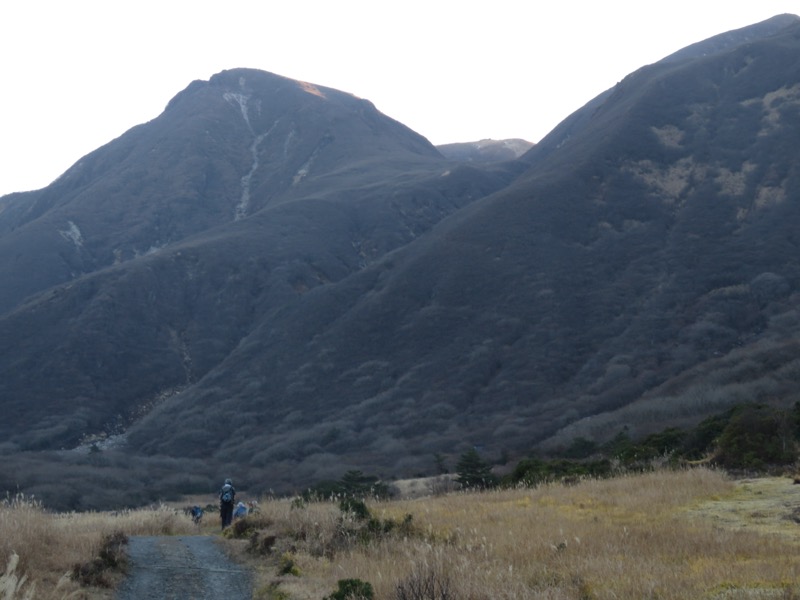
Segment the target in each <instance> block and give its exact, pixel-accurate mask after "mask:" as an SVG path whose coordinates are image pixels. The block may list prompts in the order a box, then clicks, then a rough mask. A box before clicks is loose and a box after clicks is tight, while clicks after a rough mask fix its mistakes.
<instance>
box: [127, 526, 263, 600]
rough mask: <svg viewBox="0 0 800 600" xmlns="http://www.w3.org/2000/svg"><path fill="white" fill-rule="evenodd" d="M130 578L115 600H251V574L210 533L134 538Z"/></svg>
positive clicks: (129, 557)
mask: <svg viewBox="0 0 800 600" xmlns="http://www.w3.org/2000/svg"><path fill="white" fill-rule="evenodd" d="M128 561H129V564H130V571H129V573H128V577H127V578H126V579H125V581H124V582H123V583H122V584H121V585H120V586H119V589H118V590H117V593H116V596H115V599H116V600H218V599H219V598H227V599H229V600H249V599H250V598H251V597H252V596H251V594H252V591H251V587H252V581H251V578H250V573H249V571H248V570H247V569H246V568H245V567H242V566H239V565H237V564H236V563H234V562H233V561H231V560H230V559H229V558H228V557H227V556H226V555H225V553H224V552H223V551H222V550H221V549H220V548H219V546H218V545H217V544H216V543H215V542H214V536H210V535H181V536H134V537H131V538H130V539H129V541H128Z"/></svg>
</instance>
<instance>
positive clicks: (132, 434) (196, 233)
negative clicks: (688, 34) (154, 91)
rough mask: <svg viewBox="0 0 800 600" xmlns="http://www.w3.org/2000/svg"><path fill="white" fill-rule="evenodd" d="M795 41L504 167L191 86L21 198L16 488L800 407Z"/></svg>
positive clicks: (363, 107)
mask: <svg viewBox="0 0 800 600" xmlns="http://www.w3.org/2000/svg"><path fill="white" fill-rule="evenodd" d="M798 57H800V19H798V18H797V17H793V16H785V15H784V16H780V17H776V18H775V19H772V20H770V21H767V22H765V23H762V24H757V25H754V26H752V27H751V28H745V29H743V30H740V31H737V32H731V33H729V34H724V35H723V36H717V37H716V38H712V39H711V40H708V41H707V42H705V43H704V42H701V43H700V44H698V45H695V46H693V47H690V50H687V51H686V52H683V53H676V54H674V55H672V56H670V57H667V58H665V59H664V60H663V61H660V62H658V63H655V64H652V65H648V66H645V67H643V68H641V69H639V70H638V71H636V72H634V73H632V74H631V75H629V76H628V77H626V78H625V79H624V80H623V81H621V82H619V83H618V84H617V85H616V86H615V87H613V88H611V89H609V90H608V91H606V92H604V93H603V94H601V95H600V96H598V97H597V98H595V99H593V100H591V101H590V102H588V103H587V104H586V106H584V107H583V108H581V109H580V110H578V111H576V112H575V113H574V114H573V115H571V116H570V117H568V118H567V119H566V120H565V121H564V122H563V123H561V124H560V125H559V126H558V127H556V128H555V129H554V130H553V132H551V133H550V134H549V135H548V136H546V137H545V138H544V139H543V140H541V141H540V142H539V143H538V144H536V145H535V146H533V147H532V148H531V149H530V150H528V151H527V152H526V153H525V154H524V155H522V156H520V157H519V158H515V159H512V160H508V161H501V162H494V161H490V162H480V161H469V160H464V158H463V156H454V155H452V154H450V155H449V157H448V152H447V150H446V149H445V150H444V152H442V151H440V150H437V149H436V148H434V147H433V146H432V145H431V144H430V143H428V142H427V140H425V139H424V138H422V137H421V136H419V135H418V134H416V133H414V132H412V131H410V130H409V129H407V128H406V127H404V126H403V125H401V124H399V123H397V122H396V121H393V120H392V119H390V118H388V117H386V116H385V115H382V114H381V113H380V112H378V111H377V110H376V109H375V108H374V107H373V106H372V105H371V104H370V103H369V102H367V101H364V100H360V99H357V98H354V97H353V96H350V95H348V94H344V93H342V92H338V91H336V90H331V89H328V88H322V87H319V86H314V85H312V84H308V83H303V82H298V81H293V80H290V79H286V78H283V77H278V76H276V75H272V74H268V73H264V72H260V71H253V70H245V69H236V70H232V71H226V72H223V73H221V74H219V75H217V76H215V77H212V78H211V80H210V81H208V82H194V83H192V84H191V85H189V87H188V88H187V89H186V90H184V91H183V92H181V93H180V94H179V95H178V96H176V98H175V99H173V100H172V101H171V102H170V103H169V105H168V106H167V108H166V110H165V111H164V113H163V114H162V115H161V116H159V117H158V118H157V119H155V120H153V121H151V122H149V123H146V124H144V125H141V126H139V127H137V128H134V129H133V130H131V131H129V132H127V133H126V134H124V135H123V136H121V137H120V138H118V139H117V140H114V141H112V142H111V143H109V144H108V145H106V146H104V147H102V148H100V149H98V150H97V151H95V152H93V153H92V154H90V155H88V156H87V157H84V158H83V159H82V160H81V161H79V162H78V163H77V164H76V165H75V166H74V167H72V168H71V169H70V170H69V171H67V172H66V173H65V174H64V175H63V176H62V177H61V178H60V179H59V180H57V181H56V182H54V183H53V184H52V185H51V186H49V187H48V188H45V189H43V190H39V191H37V192H30V193H26V194H14V195H11V196H6V197H4V198H2V199H0V207H2V210H1V211H0V256H4V257H7V259H6V260H4V261H2V264H0V277H2V281H3V282H4V285H3V286H2V289H1V290H0V311H2V312H0V339H3V340H5V341H6V343H5V344H3V345H2V349H0V398H2V403H3V408H4V414H5V415H6V418H5V419H4V421H3V423H2V424H0V434H1V437H0V439H1V440H3V442H2V445H0V452H1V453H3V454H4V455H5V456H4V458H6V459H7V460H5V461H4V462H5V464H6V466H4V467H2V468H0V487H2V488H4V489H28V490H35V491H36V492H37V493H39V494H42V493H45V492H46V493H48V494H50V495H51V496H55V495H58V496H59V497H62V496H70V499H69V500H67V501H64V502H65V503H66V504H67V505H69V506H79V507H80V506H86V505H85V504H82V502H85V501H84V500H82V499H81V498H75V497H73V496H71V495H70V493H69V492H68V491H67V490H68V489H71V488H70V486H69V485H68V484H67V483H63V482H71V481H75V480H77V479H81V480H85V479H89V480H91V482H92V485H93V486H94V487H96V488H99V487H104V488H108V487H109V485H108V482H109V481H113V482H114V484H113V487H115V489H125V490H129V491H130V490H131V489H135V493H136V494H138V495H137V496H136V498H139V499H142V498H148V497H150V496H152V495H155V494H157V493H159V491H162V492H163V489H165V488H169V489H181V490H183V491H191V490H196V491H198V490H199V491H203V490H206V491H207V490H208V489H213V487H212V486H214V485H215V481H216V478H218V477H219V472H220V471H221V470H223V469H228V470H230V469H233V470H234V471H235V473H236V477H237V479H240V480H241V479H244V480H245V481H249V482H250V485H251V486H252V488H253V489H268V488H273V489H292V488H296V487H297V486H303V485H308V484H309V483H313V482H314V481H318V480H320V479H333V478H336V477H338V476H340V475H341V474H342V473H343V472H344V471H345V470H347V469H351V468H357V469H363V470H365V471H369V472H374V473H375V474H378V475H380V476H383V477H392V476H405V475H409V474H423V473H426V472H430V471H431V470H433V469H434V463H435V461H434V459H433V457H434V455H439V457H449V458H450V459H452V458H454V457H457V456H458V455H459V454H460V453H462V452H464V451H465V449H467V448H471V447H474V446H477V447H479V448H481V449H482V451H484V452H486V453H488V454H490V455H495V456H497V455H500V454H508V455H511V456H515V455H516V456H519V455H524V454H526V453H528V452H529V451H531V450H533V449H538V450H540V451H549V450H557V449H559V448H563V447H566V446H568V445H569V444H570V443H571V441H572V440H574V439H575V438H577V437H591V438H594V439H598V440H601V439H605V438H607V437H608V436H611V435H614V434H615V433H617V432H619V431H621V430H623V429H625V428H627V430H628V431H629V432H630V433H631V434H632V435H640V434H645V433H648V432H651V431H655V430H660V429H662V428H664V427H666V426H681V425H685V424H689V423H695V422H697V421H698V420H700V419H702V418H703V417H704V416H707V415H708V414H712V413H714V412H716V411H718V410H720V409H723V408H726V407H728V406H730V405H732V404H734V403H736V402H741V401H744V400H764V401H771V402H776V403H782V404H786V403H790V402H794V401H795V400H796V392H795V382H796V376H795V375H796V373H797V369H798V365H800V344H798V341H797V340H798V333H800V318H798V314H800V313H799V312H798V306H797V304H798V298H800V296H798V294H797V290H798V283H800V265H798V261H797V256H798V255H800V254H799V253H798V243H800V240H799V239H798V237H797V233H796V223H797V222H798V217H800V215H798V211H800V204H798V202H797V199H798V198H800V154H798V150H797V148H796V144H795V143H794V142H795V140H796V139H798V134H800V131H799V130H800V59H799V58H798ZM109 436H110V437H109ZM92 441H94V442H97V445H96V446H95V447H96V448H98V449H104V448H108V449H107V450H105V451H103V452H99V453H98V452H91V453H89V454H88V455H87V454H81V453H80V451H79V450H80V449H81V448H87V447H88V446H87V442H92ZM111 441H113V442H116V443H118V444H120V445H121V447H122V450H121V451H119V450H114V449H112V448H111ZM61 448H63V449H64V451H57V450H59V449H61ZM71 448H75V449H76V450H69V449H71ZM54 464H55V465H57V467H53V466H52V465H54ZM56 471H57V472H56ZM20 473H22V475H21V474H20ZM123 474H124V475H123ZM54 480H55V482H54ZM136 481H144V482H146V484H145V485H144V486H141V485H139V486H137V485H135V483H134V482H136ZM59 482H62V483H59ZM48 486H50V487H48ZM54 486H55V487H54ZM188 488H191V490H189V489H188ZM104 498H105V499H104V500H103V501H104V502H106V503H115V502H116V503H121V502H122V500H121V499H120V498H119V497H117V496H115V495H114V493H112V492H108V493H107V495H106V496H105V497H104ZM128 501H130V498H128ZM96 502H100V500H97V501H96Z"/></svg>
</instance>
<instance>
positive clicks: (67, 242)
mask: <svg viewBox="0 0 800 600" xmlns="http://www.w3.org/2000/svg"><path fill="white" fill-rule="evenodd" d="M512 174H513V171H512V170H504V169H503V168H502V167H500V168H497V169H494V170H493V171H491V172H490V171H481V172H479V171H476V170H475V169H472V168H470V167H461V166H458V165H452V164H450V163H448V162H447V161H445V160H444V159H443V158H442V157H441V155H439V153H438V152H437V151H436V150H435V148H434V147H433V146H431V145H430V144H429V143H428V142H427V140H425V139H424V138H422V137H420V136H419V135H417V134H415V133H413V132H412V131H410V130H408V129H407V128H405V127H404V126H402V125H400V124H399V123H397V122H396V121H393V120H391V119H389V118H388V117H385V116H384V115H382V114H380V113H379V112H378V111H377V110H375V108H374V107H373V106H372V105H371V104H369V103H368V102H366V101H363V100H359V99H357V98H354V97H352V96H350V95H347V94H344V93H342V92H338V91H335V90H330V89H325V88H318V87H315V86H312V85H311V84H307V83H303V82H296V81H293V80H289V79H286V78H283V77H278V76H275V75H271V74H268V73H262V72H257V71H249V70H235V71H228V72H225V73H222V74H220V75H217V76H215V77H213V78H212V79H211V80H210V81H209V82H195V83H193V84H191V85H190V86H189V87H188V88H187V89H186V90H185V91H184V92H182V93H181V94H179V95H178V96H177V97H176V98H175V99H173V100H172V101H171V102H170V104H169V106H167V109H166V110H165V112H164V113H163V114H162V115H161V116H160V117H159V118H158V119H156V120H154V121H152V122H150V123H148V124H146V125H143V126H140V127H137V128H134V129H133V130H131V131H130V132H128V133H126V134H125V135H123V136H122V137H120V138H119V139H117V140H115V141H113V142H111V143H110V144H109V145H108V146H106V147H104V148H101V149H99V150H97V151H95V152H94V153H92V154H90V155H89V156H87V157H85V158H84V159H82V160H81V161H80V162H79V163H78V164H76V165H75V166H74V167H73V168H72V169H70V170H69V171H67V172H66V173H65V174H64V175H63V176H62V177H61V178H60V179H59V180H58V181H56V182H55V183H54V184H53V185H51V186H50V187H48V188H46V189H44V190H41V191H38V192H34V193H31V194H22V195H16V196H14V197H11V198H6V199H5V204H6V208H5V210H4V211H3V212H2V213H0V223H1V224H0V231H2V232H3V233H2V236H0V251H1V252H3V255H4V256H9V257H14V258H13V259H12V260H8V261H3V263H2V267H0V276H1V277H2V280H3V281H5V282H7V283H8V285H5V286H3V288H2V292H0V306H2V307H3V308H4V310H5V315H3V316H2V318H0V336H2V339H6V340H12V339H15V340H21V341H22V346H21V347H20V346H19V345H17V346H12V345H11V344H6V345H4V347H3V348H2V349H0V371H1V372H2V373H3V376H2V378H1V381H0V397H2V398H3V399H4V409H5V410H6V414H7V415H9V418H8V419H6V420H5V421H4V423H3V424H2V425H0V433H2V434H3V439H4V440H6V447H7V448H10V449H15V448H53V447H60V446H62V445H67V446H70V445H74V444H75V443H77V441H78V440H79V439H80V438H81V437H83V436H85V435H87V434H93V433H99V432H107V431H109V430H119V428H120V427H122V426H124V425H126V424H127V423H128V422H129V421H130V420H131V419H132V418H134V417H135V416H136V415H139V414H141V413H142V412H146V411H147V410H148V408H149V406H150V405H152V403H153V402H156V401H157V400H158V399H159V398H164V397H166V396H169V395H171V394H173V393H175V392H176V391H178V390H180V389H182V388H184V387H186V386H190V385H191V384H192V383H194V382H196V381H197V380H198V379H200V378H201V377H202V376H203V375H204V374H205V373H206V372H207V371H208V370H209V369H211V368H212V367H213V366H216V365H218V364H219V363H220V362H221V361H223V360H224V359H225V357H226V356H227V355H228V353H229V352H230V351H231V350H232V349H233V348H234V347H235V346H236V345H237V344H238V343H239V342H240V341H241V340H242V339H243V338H244V337H245V336H247V335H249V334H250V333H251V331H252V328H253V327H256V326H257V325H258V324H259V323H260V322H261V321H262V320H264V319H269V318H271V317H270V316H271V315H272V314H273V313H274V312H275V311H278V310H281V309H282V308H283V307H284V306H285V305H286V304H291V303H292V302H295V301H297V299H298V298H299V297H300V296H301V295H302V294H303V293H305V292H306V291H308V290H309V289H312V288H313V287H315V286H318V285H322V284H327V283H330V282H332V281H335V280H338V279H341V278H343V277H346V276H348V275H350V274H352V273H354V272H356V271H358V270H360V269H362V268H364V267H365V266H366V265H367V264H369V263H370V262H372V261H374V260H375V259H377V258H378V257H380V256H381V255H382V254H384V253H385V252H387V251H390V250H391V249H393V248H395V247H397V246H399V245H402V244H404V243H406V242H408V241H409V240H411V239H413V238H414V237H415V236H417V235H419V234H420V233H422V232H424V231H426V230H427V229H429V228H430V227H431V225H433V224H434V223H436V222H437V221H438V220H439V219H441V218H442V217H443V216H445V215H447V214H449V213H450V212H452V211H454V210H456V209H458V208H459V207H460V206H462V205H464V204H465V203H468V202H470V201H472V200H473V199H475V198H478V197H480V196H482V195H484V194H485V193H488V192H491V191H494V190H495V189H497V188H498V187H501V186H502V185H505V183H507V181H508V180H509V178H510V176H511V175H512Z"/></svg>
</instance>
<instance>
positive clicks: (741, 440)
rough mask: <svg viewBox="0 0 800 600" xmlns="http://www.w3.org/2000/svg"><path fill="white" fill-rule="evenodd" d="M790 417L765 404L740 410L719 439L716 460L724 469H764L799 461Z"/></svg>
mask: <svg viewBox="0 0 800 600" xmlns="http://www.w3.org/2000/svg"><path fill="white" fill-rule="evenodd" d="M792 429H793V428H792V423H791V420H790V416H789V415H788V414H787V413H786V412H785V411H782V410H778V409H775V408H772V407H770V406H765V405H750V406H744V407H741V408H740V409H739V410H738V411H737V412H736V414H734V415H733V416H732V417H731V419H730V421H729V422H728V424H727V426H726V427H725V429H724V430H723V431H722V434H721V435H720V436H719V441H718V445H719V453H718V455H717V458H718V460H719V462H720V464H722V465H723V466H725V467H728V468H742V469H750V468H755V469H762V468H764V467H766V466H768V465H786V464H791V463H793V462H794V461H795V460H796V458H797V444H796V442H795V439H794V435H793V430H792Z"/></svg>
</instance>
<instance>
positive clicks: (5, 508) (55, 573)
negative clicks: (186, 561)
mask: <svg viewBox="0 0 800 600" xmlns="http://www.w3.org/2000/svg"><path fill="white" fill-rule="evenodd" d="M192 531H195V527H194V525H193V524H192V523H191V520H190V519H189V518H188V517H186V516H184V515H182V514H180V513H176V511H174V510H173V509H169V508H166V507H157V508H153V509H146V510H134V511H125V512H121V513H120V512H117V513H70V514H54V513H50V512H48V511H47V510H45V508H44V507H43V506H42V505H41V504H40V503H39V502H37V501H35V500H34V499H32V498H26V497H24V496H16V497H13V498H7V499H6V500H5V501H4V502H2V504H0V569H5V572H4V574H3V575H0V598H2V600H17V599H23V598H36V599H37V600H51V599H64V598H69V599H75V600H77V599H81V598H83V599H90V598H91V599H99V598H110V597H111V591H110V590H93V589H82V588H81V587H80V585H79V584H78V583H77V582H75V581H73V580H72V578H71V577H70V573H71V572H72V569H73V567H74V566H75V565H78V564H83V563H87V562H89V561H91V560H92V559H93V558H94V557H96V556H97V554H98V551H99V550H100V546H101V544H102V541H103V539H104V538H105V537H106V536H109V535H111V534H113V533H115V532H122V533H124V534H125V535H165V534H172V533H188V532H192Z"/></svg>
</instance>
